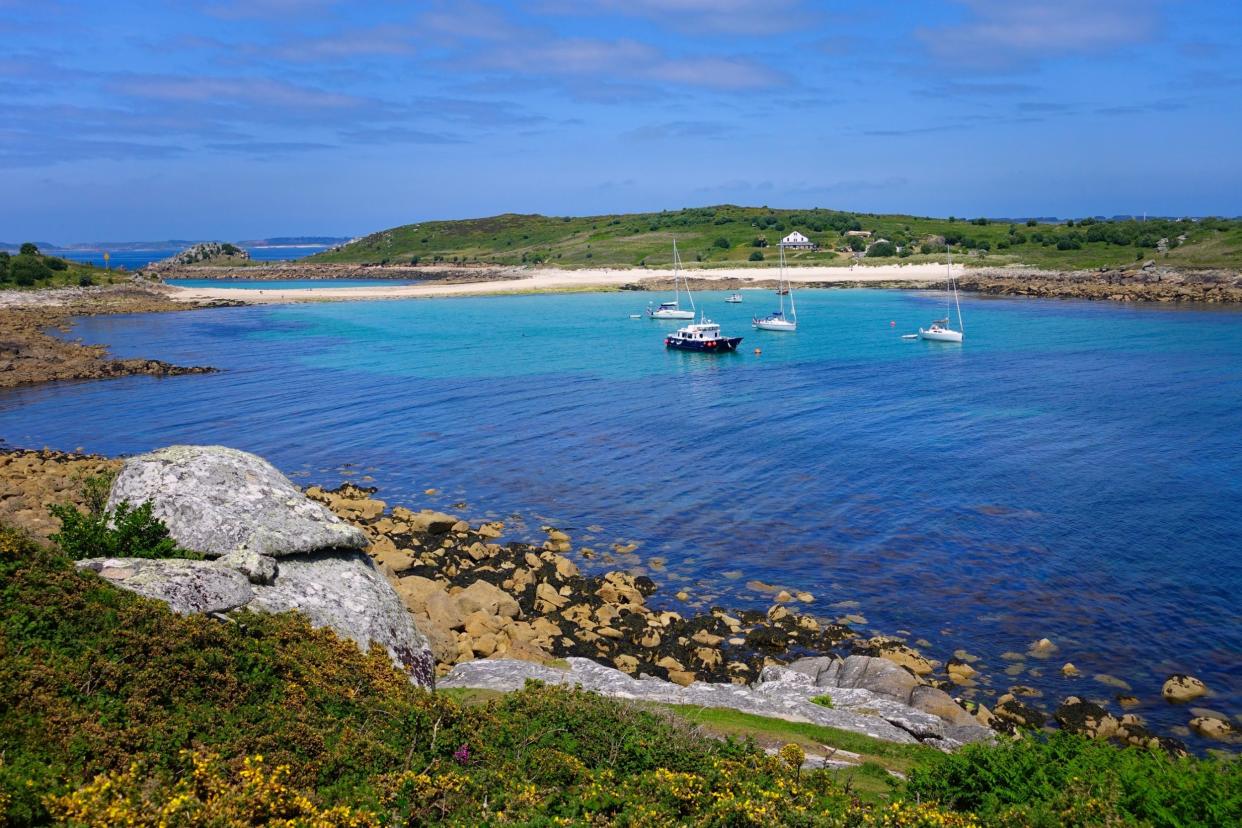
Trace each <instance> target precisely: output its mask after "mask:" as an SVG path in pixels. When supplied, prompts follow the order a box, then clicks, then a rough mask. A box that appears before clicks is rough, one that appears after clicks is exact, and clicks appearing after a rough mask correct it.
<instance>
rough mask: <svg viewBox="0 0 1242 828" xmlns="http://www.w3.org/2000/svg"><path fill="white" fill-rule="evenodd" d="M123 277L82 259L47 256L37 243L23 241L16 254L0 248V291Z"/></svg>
mask: <svg viewBox="0 0 1242 828" xmlns="http://www.w3.org/2000/svg"><path fill="white" fill-rule="evenodd" d="M125 278H126V277H125V276H124V275H118V274H117V273H115V272H113V271H111V270H104V269H103V268H99V267H95V266H94V265H92V264H87V263H85V262H75V261H71V260H70V259H62V258H60V257H59V256H48V255H46V254H44V253H41V252H40V251H39V248H38V246H37V245H35V244H33V243H31V242H26V243H25V244H23V245H22V247H21V250H20V251H19V252H18V253H16V254H13V253H9V252H7V251H0V290H4V289H6V288H9V289H12V288H24V289H35V288H48V287H66V286H71V285H78V286H81V287H88V286H90V285H108V284H112V283H113V281H122V280H123V279H125Z"/></svg>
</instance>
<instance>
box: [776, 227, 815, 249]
mask: <svg viewBox="0 0 1242 828" xmlns="http://www.w3.org/2000/svg"><path fill="white" fill-rule="evenodd" d="M781 247H784V248H786V249H787V250H814V249H815V247H816V244H815V242H813V241H811V240H810V239H808V238H807V237H806V236H804V235H802V234H801V233H799V232H798V231H797V230H795V231H793V232H792V233H790V234H789V235H788V236H786V237H785V238H783V239H781Z"/></svg>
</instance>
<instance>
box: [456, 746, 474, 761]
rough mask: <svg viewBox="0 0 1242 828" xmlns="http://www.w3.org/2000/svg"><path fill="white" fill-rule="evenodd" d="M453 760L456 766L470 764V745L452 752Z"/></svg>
mask: <svg viewBox="0 0 1242 828" xmlns="http://www.w3.org/2000/svg"><path fill="white" fill-rule="evenodd" d="M453 758H454V759H456V760H457V764H459V765H465V764H469V762H470V745H462V746H461V747H459V748H458V749H457V750H455V751H453Z"/></svg>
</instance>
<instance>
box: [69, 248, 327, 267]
mask: <svg viewBox="0 0 1242 828" xmlns="http://www.w3.org/2000/svg"><path fill="white" fill-rule="evenodd" d="M184 249H185V248H182V247H167V248H158V249H156V248H153V249H150V250H111V251H107V253H108V257H109V258H108V261H107V262H106V265H107V266H108V267H112V268H114V269H115V268H121V267H124V268H125V269H126V270H139V269H141V268H144V267H146V266H147V265H149V264H151V263H153V262H162V261H163V260H164V259H168V258H171V257H172V256H175V255H177V254H178V253H180V252H181V251H182V250H184ZM327 249H328V246H327V245H320V244H305V245H279V246H263V247H247V248H246V252H247V253H249V254H250V258H251V260H252V261H256V262H285V261H291V260H293V259H301V258H304V257H306V256H311V255H314V254H315V253H322V252H323V251H325V250H327ZM46 252H48V253H51V254H53V255H56V256H60V257H61V258H64V259H69V260H71V261H75V262H87V263H89V264H93V265H95V266H97V267H104V266H105V262H104V252H105V251H104V250H102V249H101V250H48V251H46Z"/></svg>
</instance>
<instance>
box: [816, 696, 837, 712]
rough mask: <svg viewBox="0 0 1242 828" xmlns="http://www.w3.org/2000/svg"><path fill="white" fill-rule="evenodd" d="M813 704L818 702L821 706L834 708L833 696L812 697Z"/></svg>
mask: <svg viewBox="0 0 1242 828" xmlns="http://www.w3.org/2000/svg"><path fill="white" fill-rule="evenodd" d="M811 704H818V705H819V706H820V707H827V708H828V709H829V710H831V709H832V696H815V697H814V698H812V699H811Z"/></svg>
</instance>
